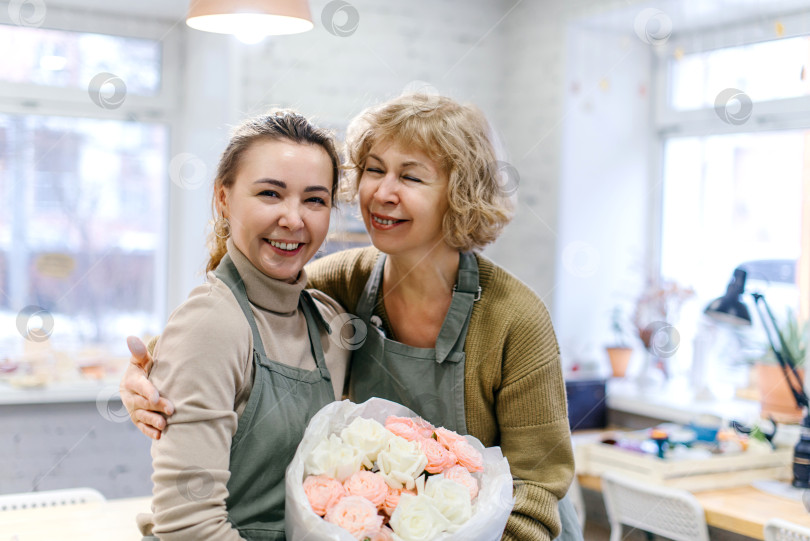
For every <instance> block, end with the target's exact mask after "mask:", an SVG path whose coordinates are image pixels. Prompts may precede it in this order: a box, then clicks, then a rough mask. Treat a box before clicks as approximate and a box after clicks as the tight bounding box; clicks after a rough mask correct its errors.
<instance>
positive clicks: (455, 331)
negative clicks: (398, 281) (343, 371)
mask: <svg viewBox="0 0 810 541" xmlns="http://www.w3.org/2000/svg"><path fill="white" fill-rule="evenodd" d="M385 259H386V256H385V254H381V255H380V257H379V259H378V260H377V264H376V265H375V266H374V270H373V271H372V272H371V276H370V277H369V279H368V282H367V283H366V287H365V289H364V290H363V294H362V295H361V297H360V300H359V301H358V304H357V316H358V317H359V318H360V319H361V320H362V321H363V322H365V323H366V325H367V326H368V333H367V335H366V340H365V342H364V343H363V344H362V346H361V347H360V348H359V349H357V350H356V351H354V353H353V354H352V369H351V374H350V376H349V398H350V399H351V400H352V401H353V402H358V403H359V402H365V401H366V400H368V399H369V398H371V397H374V396H376V397H379V398H385V399H387V400H391V401H393V402H398V403H399V404H402V405H403V406H405V407H407V408H409V409H411V410H412V411H413V412H415V413H416V414H417V415H419V416H420V417H422V418H424V419H426V420H427V421H430V422H431V423H434V424H436V425H439V426H443V427H445V428H447V429H449V430H454V431H456V432H458V433H459V434H466V433H467V422H466V420H465V417H464V359H465V354H464V342H465V340H466V338H467V329H468V327H469V325H470V315H471V314H472V308H473V303H474V302H475V301H476V300H477V299H478V296H479V294H480V291H479V288H478V262H477V261H476V260H475V256H474V255H472V254H468V253H463V254H461V255H460V260H459V269H458V284H457V286H456V290H455V291H454V293H453V300H452V302H451V303H450V309H449V310H448V311H447V316H446V317H445V319H444V323H443V324H442V328H441V330H440V331H439V337H438V339H437V340H436V347H435V348H417V347H412V346H407V345H405V344H403V343H401V342H397V341H395V340H391V339H390V338H387V337H386V336H385V332H384V331H383V330H382V328H381V327H382V324H381V322H380V324H379V325H375V324H374V323H375V322H377V320H379V318H378V317H376V316H372V314H373V312H374V306H375V305H376V304H377V295H378V292H379V288H380V286H381V284H382V274H383V265H384V264H385Z"/></svg>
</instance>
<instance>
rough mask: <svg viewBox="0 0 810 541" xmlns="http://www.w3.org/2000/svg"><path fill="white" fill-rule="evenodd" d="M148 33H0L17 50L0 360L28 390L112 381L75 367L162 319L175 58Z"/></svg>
mask: <svg viewBox="0 0 810 541" xmlns="http://www.w3.org/2000/svg"><path fill="white" fill-rule="evenodd" d="M52 15H53V13H52V12H49V19H50V18H51V16H52ZM54 18H56V17H54ZM83 24H85V26H86V21H84V22H83ZM122 24H123V23H122ZM97 26H98V27H99V28H103V29H104V31H105V32H114V31H115V29H116V24H115V22H114V21H103V20H101V18H100V16H99V24H98V25H97ZM141 26H142V27H143V33H144V36H141V37H133V36H132V35H129V34H131V32H129V30H130V29H127V31H126V32H124V33H126V34H127V35H112V34H102V33H94V32H87V31H73V30H68V29H44V28H25V27H17V26H11V25H0V47H2V49H3V50H14V51H18V52H19V53H20V54H14V55H3V56H2V57H1V58H0V98H2V99H0V293H2V294H0V321H1V322H2V325H0V362H4V361H5V362H11V363H12V364H15V365H17V369H16V370H15V371H14V372H13V374H14V375H13V378H17V379H16V381H17V383H19V384H21V385H29V384H31V385H42V384H52V383H59V382H63V381H75V380H76V379H78V378H80V377H81V374H82V373H84V374H90V375H92V376H93V377H97V378H102V377H105V376H112V377H117V376H115V375H114V374H109V373H105V371H104V370H103V369H101V370H98V369H96V370H86V371H84V372H82V371H80V370H79V368H81V367H82V365H94V364H95V363H98V362H99V361H109V360H110V359H112V358H114V357H116V356H120V355H123V354H125V352H126V345H125V337H126V336H127V335H130V334H141V335H146V334H150V333H156V332H158V331H159V329H160V328H161V326H162V325H163V323H164V321H165V303H166V299H165V297H166V295H165V292H166V281H167V279H166V260H167V244H166V230H167V222H168V194H169V182H168V173H167V170H168V158H169V156H170V151H171V137H170V133H171V132H170V126H171V118H172V117H171V115H170V114H169V111H170V110H171V107H170V104H171V103H172V101H173V100H172V97H171V92H172V89H173V88H174V85H173V84H172V77H171V74H170V72H171V66H168V65H167V63H166V59H167V57H168V58H173V57H174V55H175V54H176V53H175V48H176V47H175V45H174V43H175V42H174V38H173V37H171V34H170V33H167V31H166V29H165V28H163V29H160V28H158V26H159V25H150V24H143V25H141ZM166 36H168V37H166ZM167 53H168V54H167ZM107 368H112V367H107Z"/></svg>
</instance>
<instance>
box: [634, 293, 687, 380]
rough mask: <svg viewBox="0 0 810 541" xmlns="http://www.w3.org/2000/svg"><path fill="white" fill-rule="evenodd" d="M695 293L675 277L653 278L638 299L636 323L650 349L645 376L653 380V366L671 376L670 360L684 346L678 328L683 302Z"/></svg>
mask: <svg viewBox="0 0 810 541" xmlns="http://www.w3.org/2000/svg"><path fill="white" fill-rule="evenodd" d="M694 296H695V290H694V289H692V288H691V287H687V286H683V285H681V284H679V283H678V282H676V281H674V280H664V279H655V278H649V279H648V280H647V284H646V286H645V288H644V290H643V291H642V292H641V295H639V297H638V298H637V299H636V307H635V311H634V313H633V325H634V326H635V328H636V332H637V333H638V337H639V339H641V342H642V344H644V347H645V349H646V350H647V351H648V352H649V354H650V355H649V358H648V359H647V362H646V364H645V365H644V370H643V371H642V376H641V379H649V378H650V377H651V375H652V373H651V369H657V370H660V372H661V374H662V375H663V376H664V377H665V378H667V377H669V370H668V366H667V364H668V361H667V360H668V359H669V358H670V357H672V356H673V355H675V353H676V352H677V351H678V346H679V345H680V334H679V333H678V331H677V329H676V328H675V324H676V323H677V322H678V317H679V315H680V310H681V307H682V306H683V304H684V303H685V302H686V301H688V300H689V299H691V298H692V297H694Z"/></svg>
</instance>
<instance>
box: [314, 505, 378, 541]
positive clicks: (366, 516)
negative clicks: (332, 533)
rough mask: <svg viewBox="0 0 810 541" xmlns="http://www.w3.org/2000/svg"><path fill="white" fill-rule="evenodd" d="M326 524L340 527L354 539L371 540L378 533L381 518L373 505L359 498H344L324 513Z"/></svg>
mask: <svg viewBox="0 0 810 541" xmlns="http://www.w3.org/2000/svg"><path fill="white" fill-rule="evenodd" d="M324 518H325V519H326V521H327V522H331V523H332V524H336V525H337V526H340V527H341V528H343V529H344V530H346V531H347V532H349V533H350V534H352V536H354V538H355V539H361V540H362V539H365V538H367V537H369V538H373V537H374V536H375V535H377V534H378V533H379V532H380V527H382V521H383V518H382V516H380V515H378V514H377V508H376V507H375V506H374V504H373V503H371V502H370V501H368V500H367V499H365V498H363V497H361V496H346V497H344V498H341V500H340V501H339V502H337V503H336V504H335V505H333V506H332V507H330V508H329V509H328V510H327V511H326V517H324Z"/></svg>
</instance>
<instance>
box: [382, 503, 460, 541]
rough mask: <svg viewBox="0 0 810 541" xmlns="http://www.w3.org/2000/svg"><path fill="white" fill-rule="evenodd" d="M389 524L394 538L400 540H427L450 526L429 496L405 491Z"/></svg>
mask: <svg viewBox="0 0 810 541" xmlns="http://www.w3.org/2000/svg"><path fill="white" fill-rule="evenodd" d="M389 524H390V526H391V528H392V529H393V530H394V539H396V540H402V541H429V540H432V539H433V538H435V537H436V536H437V535H439V533H441V532H443V531H444V530H446V529H447V527H448V526H450V524H449V522H448V520H447V519H446V518H444V515H442V514H441V513H440V512H439V511H438V510H437V509H436V504H435V502H434V501H433V500H432V499H431V498H428V497H427V496H425V495H420V496H411V495H410V494H405V493H403V494H402V496H401V497H400V499H399V505H398V506H397V508H396V510H395V511H394V514H393V515H392V516H391V522H390V523H389Z"/></svg>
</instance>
